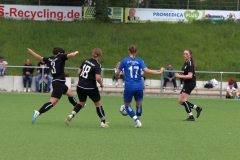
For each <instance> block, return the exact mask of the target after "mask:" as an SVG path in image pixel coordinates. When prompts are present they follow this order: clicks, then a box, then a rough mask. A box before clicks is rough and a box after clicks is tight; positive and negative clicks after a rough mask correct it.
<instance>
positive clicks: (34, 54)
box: [27, 48, 43, 61]
mask: <svg viewBox="0 0 240 160" xmlns="http://www.w3.org/2000/svg"><path fill="white" fill-rule="evenodd" d="M27 50H28V52H29V53H31V54H32V55H33V56H34V57H35V58H37V59H38V60H39V61H42V60H43V57H42V56H40V55H38V54H37V53H35V52H34V51H33V50H31V49H30V48H28V49H27Z"/></svg>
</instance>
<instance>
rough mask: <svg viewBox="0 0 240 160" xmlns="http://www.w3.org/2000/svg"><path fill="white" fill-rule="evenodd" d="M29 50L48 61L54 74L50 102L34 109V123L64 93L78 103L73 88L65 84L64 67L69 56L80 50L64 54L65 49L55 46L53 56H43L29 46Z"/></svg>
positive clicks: (38, 57)
mask: <svg viewBox="0 0 240 160" xmlns="http://www.w3.org/2000/svg"><path fill="white" fill-rule="evenodd" d="M28 52H29V53H30V54H32V55H33V56H34V57H35V58H37V59H38V60H39V61H44V62H45V63H48V64H49V65H50V69H51V73H52V76H53V80H52V87H53V91H52V95H51V98H50V102H47V103H45V104H44V105H43V106H42V107H41V108H40V109H39V110H38V111H37V110H34V111H33V116H32V123H33V124H34V122H35V120H36V118H37V117H38V116H40V115H41V114H42V113H45V112H47V111H48V110H49V109H51V108H52V107H53V106H55V105H56V104H57V102H58V100H59V99H60V98H61V97H62V95H63V94H65V95H67V96H68V100H69V102H70V103H71V104H72V105H73V106H75V105H76V104H77V101H76V99H75V98H74V97H73V93H72V90H71V89H70V88H68V87H67V85H66V84H65V81H66V79H65V73H64V67H65V61H66V60H67V59H68V58H71V57H74V56H76V55H77V54H78V51H75V52H72V53H69V54H64V53H65V51H64V50H63V49H62V48H60V47H54V48H53V51H52V52H53V56H51V57H42V56H40V55H38V54H37V53H35V52H34V51H32V50H31V49H29V48H28Z"/></svg>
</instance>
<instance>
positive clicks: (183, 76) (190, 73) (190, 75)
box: [174, 72, 193, 79]
mask: <svg viewBox="0 0 240 160" xmlns="http://www.w3.org/2000/svg"><path fill="white" fill-rule="evenodd" d="M174 75H175V77H178V78H182V79H191V78H192V76H193V73H192V72H188V75H183V74H179V73H175V74H174Z"/></svg>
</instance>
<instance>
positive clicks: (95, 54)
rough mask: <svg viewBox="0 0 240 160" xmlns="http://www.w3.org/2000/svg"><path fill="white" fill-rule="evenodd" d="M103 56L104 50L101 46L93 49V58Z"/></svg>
mask: <svg viewBox="0 0 240 160" xmlns="http://www.w3.org/2000/svg"><path fill="white" fill-rule="evenodd" d="M101 56H102V50H101V49H100V48H95V49H94V50H93V51H92V57H93V58H97V57H101Z"/></svg>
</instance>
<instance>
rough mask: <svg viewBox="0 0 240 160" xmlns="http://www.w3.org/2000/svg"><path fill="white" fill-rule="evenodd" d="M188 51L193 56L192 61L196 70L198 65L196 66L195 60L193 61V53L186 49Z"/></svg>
mask: <svg viewBox="0 0 240 160" xmlns="http://www.w3.org/2000/svg"><path fill="white" fill-rule="evenodd" d="M186 51H188V52H189V53H190V54H191V61H192V62H193V64H194V69H195V68H196V66H197V65H196V62H195V61H194V59H193V55H192V51H191V50H189V49H186Z"/></svg>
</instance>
